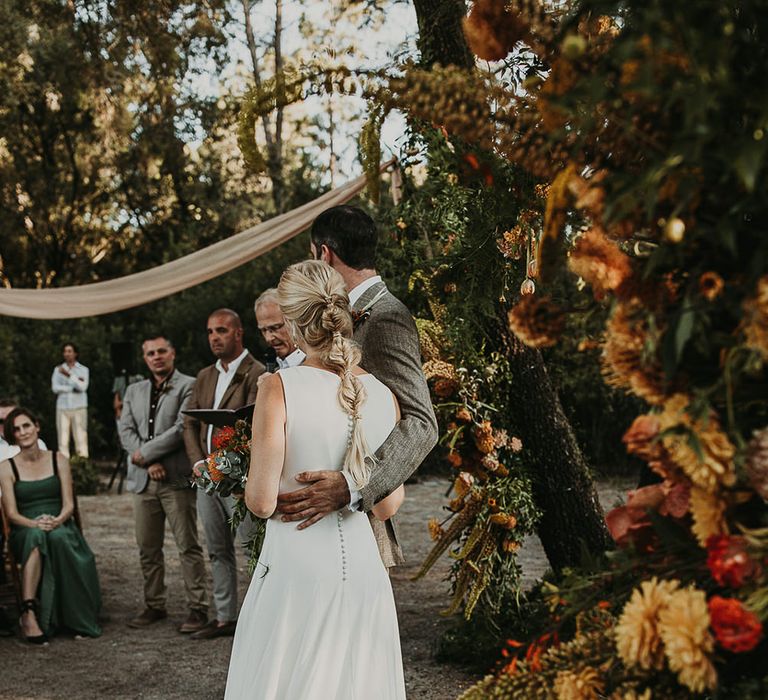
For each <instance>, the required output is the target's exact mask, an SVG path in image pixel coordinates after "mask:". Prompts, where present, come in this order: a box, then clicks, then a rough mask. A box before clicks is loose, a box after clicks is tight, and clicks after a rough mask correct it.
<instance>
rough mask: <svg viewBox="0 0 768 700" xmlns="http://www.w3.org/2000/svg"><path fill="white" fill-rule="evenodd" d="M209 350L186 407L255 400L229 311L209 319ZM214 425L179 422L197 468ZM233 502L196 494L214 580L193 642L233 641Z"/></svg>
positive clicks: (257, 365)
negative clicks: (206, 617) (209, 608)
mask: <svg viewBox="0 0 768 700" xmlns="http://www.w3.org/2000/svg"><path fill="white" fill-rule="evenodd" d="M207 332H208V344H209V346H210V348H211V352H212V353H213V355H214V356H215V357H216V358H217V359H216V362H215V363H214V364H212V365H209V366H208V367H205V368H204V369H202V370H200V372H199V373H198V375H197V381H196V382H195V388H194V390H193V392H192V397H191V399H190V401H189V404H188V405H187V408H188V409H190V410H195V409H237V408H241V407H242V406H246V405H248V404H252V403H253V402H254V401H255V400H256V389H257V385H258V384H257V382H258V377H259V375H260V374H262V373H263V372H264V370H265V368H264V365H263V364H261V362H258V361H257V360H256V359H254V357H253V355H251V353H250V352H248V350H246V349H245V348H244V346H243V324H242V321H241V320H240V316H239V315H238V314H237V313H236V312H235V311H232V310H231V309H217V310H216V311H214V312H213V313H212V314H211V315H210V316H209V317H208V324H207ZM216 430H217V428H215V427H214V426H213V425H211V424H209V423H205V422H203V421H200V420H198V419H197V418H195V417H193V416H186V417H185V419H184V445H185V447H186V450H187V455H188V456H189V459H190V461H191V462H192V464H193V468H195V469H196V468H198V467H199V466H200V465H201V464H202V463H203V462H204V461H205V458H206V457H207V456H208V455H209V454H210V453H211V452H212V451H213V445H212V440H213V436H214V433H215V431H216ZM233 507H234V501H233V498H232V496H228V497H222V496H219V495H218V494H215V493H214V494H207V493H204V492H203V491H202V490H199V489H198V490H197V509H198V513H199V515H200V519H201V521H202V523H203V532H204V533H205V542H206V546H207V548H208V556H209V557H210V560H211V574H212V576H213V605H214V611H213V612H214V615H213V616H212V618H211V621H210V622H209V623H208V624H207V625H206V626H205V627H203V628H202V629H201V630H199V631H198V632H195V633H194V634H193V635H192V639H213V638H215V637H224V636H232V635H233V634H234V633H235V624H236V622H237V560H236V555H235V536H234V534H233V533H232V529H231V527H230V525H229V520H230V518H231V517H232V509H233Z"/></svg>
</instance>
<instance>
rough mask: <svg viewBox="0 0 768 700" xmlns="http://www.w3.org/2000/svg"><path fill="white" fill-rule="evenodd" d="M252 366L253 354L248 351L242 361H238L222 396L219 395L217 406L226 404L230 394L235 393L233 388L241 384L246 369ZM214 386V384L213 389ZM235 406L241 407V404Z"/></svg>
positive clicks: (230, 396)
mask: <svg viewBox="0 0 768 700" xmlns="http://www.w3.org/2000/svg"><path fill="white" fill-rule="evenodd" d="M252 366H253V356H252V355H251V353H248V354H247V355H246V356H245V357H244V358H243V361H242V362H241V363H240V366H239V367H238V368H237V372H235V374H234V375H233V376H232V379H231V381H230V382H229V386H228V387H227V390H226V391H225V392H224V396H222V397H221V401H220V402H219V408H225V407H226V405H227V402H228V401H229V399H230V398H232V394H234V393H235V390H236V389H237V387H238V386H239V385H240V384H242V382H243V380H244V379H245V375H246V374H248V371H249V370H250V369H251V367H252ZM215 389H216V387H215V386H214V391H215ZM211 406H213V399H211ZM235 408H241V406H235Z"/></svg>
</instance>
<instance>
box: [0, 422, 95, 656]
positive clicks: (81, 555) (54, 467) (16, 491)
mask: <svg viewBox="0 0 768 700" xmlns="http://www.w3.org/2000/svg"><path fill="white" fill-rule="evenodd" d="M4 432H5V439H6V440H7V441H8V443H9V444H11V445H18V447H19V449H20V452H19V453H18V454H17V455H16V456H15V457H11V458H10V459H8V460H5V461H4V462H0V487H1V488H2V499H3V508H4V509H5V513H6V515H7V517H8V519H9V521H10V522H11V526H12V528H11V537H10V543H9V544H10V546H11V549H12V551H13V553H14V556H15V558H16V561H18V562H19V563H20V564H21V565H22V572H21V585H22V597H23V602H22V615H21V618H20V620H19V625H20V627H21V632H22V634H23V636H24V637H25V638H26V640H27V641H28V642H31V643H33V644H43V643H45V642H46V641H47V637H48V635H49V634H51V633H53V632H55V631H56V630H57V629H67V630H69V631H71V632H74V633H75V634H79V635H86V636H90V637H97V636H99V635H100V634H101V628H100V627H99V624H98V615H99V610H100V608H101V593H100V590H99V580H98V576H97V574H96V562H95V560H94V557H93V553H92V552H91V550H90V548H89V547H88V545H87V544H86V542H85V540H84V539H83V536H82V534H81V533H80V530H78V528H77V526H76V525H75V522H74V520H73V519H72V514H73V512H74V495H73V489H72V472H71V471H70V468H69V461H68V460H67V459H66V458H65V457H64V456H63V455H62V454H61V453H56V452H48V451H43V450H41V449H40V448H39V447H38V444H37V441H38V437H39V434H40V423H39V422H38V420H37V418H36V417H35V416H34V415H33V414H32V413H31V412H30V411H28V410H26V409H24V408H15V409H14V410H13V411H11V412H10V413H9V414H8V416H7V417H6V419H5V425H4Z"/></svg>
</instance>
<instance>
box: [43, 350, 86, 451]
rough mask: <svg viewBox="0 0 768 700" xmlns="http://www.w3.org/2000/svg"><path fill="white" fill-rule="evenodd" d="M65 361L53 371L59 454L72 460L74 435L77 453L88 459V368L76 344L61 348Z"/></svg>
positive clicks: (52, 385)
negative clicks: (70, 446) (82, 363)
mask: <svg viewBox="0 0 768 700" xmlns="http://www.w3.org/2000/svg"><path fill="white" fill-rule="evenodd" d="M61 353H62V355H63V356H64V362H62V363H61V364H60V365H56V367H54V368H53V375H52V376H51V388H52V389H53V393H54V394H56V432H57V433H58V438H59V452H61V453H62V454H63V455H64V456H65V457H69V440H70V435H71V436H72V437H74V440H75V452H76V453H77V454H78V455H80V456H81V457H87V456H88V393H87V392H88V382H89V372H88V368H87V367H85V366H83V365H81V364H80V363H79V362H78V361H77V358H78V352H77V347H76V346H75V344H74V343H64V345H63V346H62V348H61Z"/></svg>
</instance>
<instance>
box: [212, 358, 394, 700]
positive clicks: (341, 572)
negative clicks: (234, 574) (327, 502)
mask: <svg viewBox="0 0 768 700" xmlns="http://www.w3.org/2000/svg"><path fill="white" fill-rule="evenodd" d="M279 374H280V377H281V378H282V381H283V389H284V392H285V405H286V416H287V418H286V428H285V431H286V448H285V462H284V464H283V473H282V476H281V481H280V492H281V493H284V492H287V491H295V490H296V489H297V488H298V487H299V486H298V483H297V482H296V480H295V479H294V477H295V476H296V474H298V473H299V472H302V471H315V470H320V469H341V466H342V464H343V461H344V454H345V452H346V448H347V439H348V435H349V427H350V425H349V420H348V416H347V414H346V413H344V411H343V410H342V409H341V407H340V406H339V404H338V400H337V398H336V395H337V391H338V387H339V381H340V380H339V377H338V376H336V375H335V374H333V373H332V372H327V371H325V370H321V369H317V368H314V367H302V366H299V367H292V368H290V369H282V370H280V372H279ZM359 378H360V380H361V381H362V382H363V384H364V386H365V389H366V391H367V395H368V398H367V400H366V401H365V403H364V405H363V407H362V410H361V416H362V421H363V429H364V430H365V436H366V439H367V441H368V445H369V447H370V448H371V450H373V451H375V450H376V449H378V447H379V445H381V444H382V443H383V442H384V440H385V439H386V437H387V436H388V435H389V433H390V432H391V431H392V428H393V427H394V425H395V420H396V419H395V406H394V402H393V399H392V395H391V393H390V391H389V389H387V388H386V387H385V386H384V385H383V384H382V383H381V382H380V381H379V380H378V379H376V378H375V377H374V376H373V375H370V374H368V375H361V376H360V377H359ZM296 526H297V523H295V522H293V523H284V522H282V521H281V520H279V517H278V516H275V517H273V518H271V519H270V520H268V521H267V531H266V537H265V539H264V547H263V549H262V552H261V556H260V557H259V563H258V565H257V567H256V571H255V572H254V575H253V580H252V581H251V585H250V587H249V589H248V593H247V595H246V597H245V601H244V602H243V607H242V610H241V611H240V618H239V620H238V623H237V630H236V632H235V640H234V645H233V648H232V658H231V660H230V664H229V676H228V678H227V690H226V695H225V698H226V700H246V699H248V700H361V699H362V698H365V699H366V700H401V699H403V698H405V683H404V679H403V664H402V657H401V654H400V636H399V632H398V627H397V616H396V613H395V601H394V598H393V595H392V587H391V585H390V582H389V575H388V574H387V570H386V568H385V567H384V565H383V563H382V561H381V558H380V556H379V552H378V548H377V546H376V541H375V540H374V537H373V531H372V530H371V526H370V524H369V522H368V516H367V515H365V514H364V513H360V512H353V511H351V510H349V509H344V510H342V511H339V512H337V513H332V514H330V515H327V516H326V517H324V518H323V519H322V520H320V521H319V522H318V523H316V524H314V525H312V526H311V527H309V528H307V529H306V530H297V529H296Z"/></svg>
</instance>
